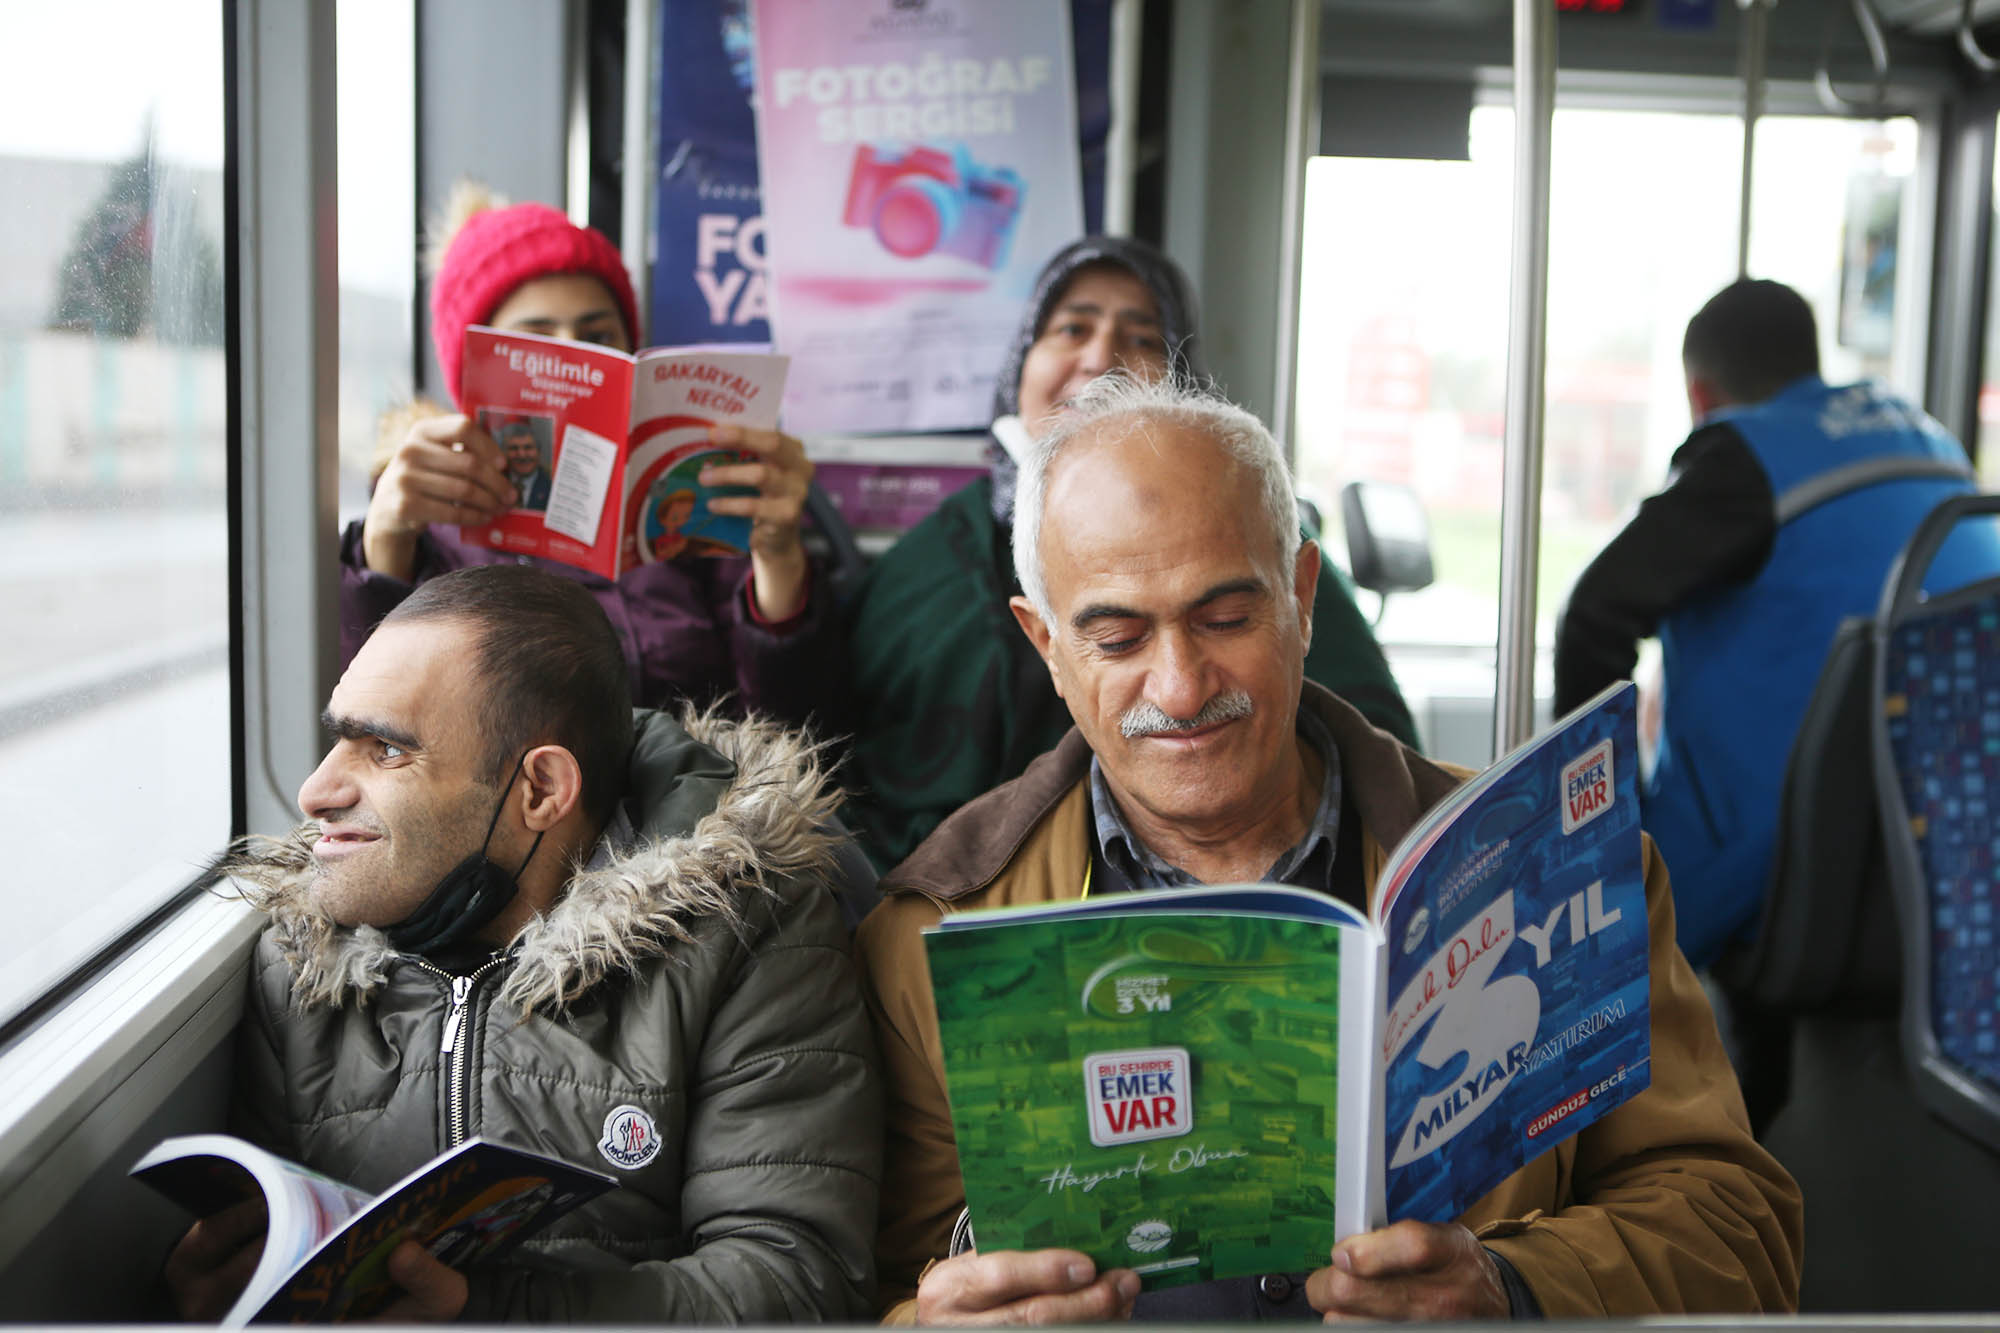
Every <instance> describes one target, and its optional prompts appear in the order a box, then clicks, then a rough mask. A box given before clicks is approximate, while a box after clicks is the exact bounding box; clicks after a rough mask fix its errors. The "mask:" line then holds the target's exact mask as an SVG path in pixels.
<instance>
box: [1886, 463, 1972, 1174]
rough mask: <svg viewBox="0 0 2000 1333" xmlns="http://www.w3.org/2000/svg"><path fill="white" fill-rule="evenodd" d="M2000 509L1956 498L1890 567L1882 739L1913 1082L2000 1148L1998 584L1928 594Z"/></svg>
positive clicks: (1924, 1097)
mask: <svg viewBox="0 0 2000 1333" xmlns="http://www.w3.org/2000/svg"><path fill="white" fill-rule="evenodd" d="M1993 514H2000V496H1993V495H1974V496H1962V497H1959V498H1957V499H1954V500H1948V501H1946V502H1945V503H1944V504H1942V505H1940V506H1939V507H1938V508H1937V509H1935V510H1933V511H1932V512H1931V514H1930V516H1929V517H1928V518H1926V519H1925V520H1924V522H1923V523H1922V524H1921V525H1920V526H1919V527H1918V529H1917V532H1916V535H1915V536H1914V537H1912V538H1911V539H1910V545H1909V547H1908V549H1907V550H1906V551H1905V553H1904V556H1903V558H1902V560H1901V561H1899V562H1898V564H1897V567H1896V568H1895V569H1894V570H1893V571H1891V574H1890V578H1889V582H1888V584H1887V586H1885V587H1884V589H1883V593H1882V603H1881V608H1880V610H1879V611H1878V612H1877V615H1876V622H1877V626H1878V631H1877V632H1878V636H1879V639H1880V643H1881V650H1880V653H1879V656H1878V661H1877V666H1876V683H1875V691H1876V694H1877V696H1878V697H1879V698H1880V699H1881V701H1882V707H1881V709H1880V710H1879V712H1878V714H1877V716H1876V719H1875V727H1874V733H1875V741H1876V744H1875V762H1876V766H1877V769H1878V773H1879V776H1878V782H1877V788H1878V791H1879V795H1880V799H1881V806H1882V827H1883V830H1884V835H1885V843H1886V846H1887V851H1888V865H1889V875H1890V882H1891V884H1892V886H1893V888H1894V892H1895V900H1896V906H1897V912H1898V917H1899V919H1900V921H1901V923H1902V927H1903V930H1902V936H1903V988H1902V1040H1903V1054H1904V1058H1905V1061H1906V1062H1907V1064H1908V1067H1909V1073H1910V1081H1911V1085H1912V1087H1913V1088H1914V1090H1915V1092H1916V1095H1917V1098H1918V1100H1919V1101H1921V1102H1922V1103H1923V1104H1924V1106H1925V1107H1927V1108H1928V1109H1929V1110H1930V1111H1931V1112H1932V1113H1934V1114H1935V1115H1937V1116H1939V1117H1940V1118H1942V1119H1943V1120H1945V1121H1946V1122H1947V1123H1949V1124H1951V1125H1953V1126H1955V1127H1956V1128H1957V1129H1959V1130H1960V1131H1962V1132H1963V1133H1965V1134H1967V1135H1970V1136H1971V1137H1972V1138H1974V1139H1975V1140H1977V1141H1978V1142H1980V1143H1981V1144H1983V1145H1985V1146H1986V1148H1988V1149H1989V1150H1990V1151H1992V1152H1994V1153H1996V1154H2000V920H1996V917H2000V808H1996V806H2000V578H1996V579H1987V580H1984V581H1981V582H1979V583H1975V584H1973V585H1971V586H1969V587H1965V588H1960V589H1958V590H1956V591H1954V592H1950V593H1946V594H1944V595H1943V596H1940V597H1937V598H1933V599H1931V600H1929V601H1922V600H1919V590H1920V589H1921V586H1922V582H1923V576H1924V573H1925V571H1926V569H1927V567H1928V565H1929V563H1930V559H1931V557H1932V556H1934V555H1935V554H1936V552H1937V549H1938V547H1939V546H1940V545H1941V544H1942V543H1943V541H1944V538H1945V537H1946V536H1947V535H1948V534H1949V532H1950V531H1951V529H1952V527H1953V526H1954V525H1956V524H1957V523H1959V522H1960V521H1962V520H1964V519H1966V518H1972V517H1979V516H1986V515H1993Z"/></svg>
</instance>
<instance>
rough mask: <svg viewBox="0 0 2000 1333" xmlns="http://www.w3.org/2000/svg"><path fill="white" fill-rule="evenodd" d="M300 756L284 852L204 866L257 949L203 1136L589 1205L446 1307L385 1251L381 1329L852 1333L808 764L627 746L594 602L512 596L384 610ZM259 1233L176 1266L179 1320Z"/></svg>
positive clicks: (854, 1014)
mask: <svg viewBox="0 0 2000 1333" xmlns="http://www.w3.org/2000/svg"><path fill="white" fill-rule="evenodd" d="M324 721H325V724H326V727H327V729H328V730H329V731H330V732H332V733H333V736H334V743H333V746H332V748H331V749H330V750H329V752H328V753H327V756H326V758H325V759H324V760H323V761H321V763H320V766H319V767H318V768H317V769H316V770H315V771H314V772H313V773H312V774H311V775H310V776H309V777H308V778H307V779H306V780H305V783H304V784H303V785H302V786H301V787H300V788H299V808H300V810H301V811H302V812H303V813H304V815H305V816H306V822H305V823H304V824H302V825H301V826H300V827H299V828H297V829H295V830H294V831H293V833H292V834H291V835H289V836H288V837H286V838H284V839H282V840H271V839H264V840H258V841H254V842H253V843H252V844H251V845H250V846H249V847H248V848H246V849H245V850H244V851H243V852H242V853H241V854H240V855H238V856H237V857H235V858H234V859H232V860H231V861H230V862H229V863H227V864H226V866H225V869H226V870H228V871H230V872H231V873H233V874H234V875H235V876H236V882H237V883H238V884H239V885H240V886H241V887H242V888H243V889H244V891H245V893H246V896H248V897H249V898H250V900H251V901H252V902H253V903H254V904H255V905H257V906H258V907H260V908H261V909H262V910H264V911H265V912H266V913H267V914H268V915H269V917H270V925H269V927H268V928H267V929H266V930H265V932H264V934H263V936H262V938H261V939H260V940H259V942H258V947H257V953H256V958H255V961H254V963H253V965H252V967H251V977H250V989H249V995H248V998H247V1000H246V1008H245V1013H244V1017H243V1023H242V1026H241V1028H240V1030H239V1032H238V1048H237V1060H236V1080H237V1087H236V1093H235V1097H234V1100H233V1105H232V1122H233V1126H234V1128H235V1129H236V1130H237V1131H238V1132H239V1133H240V1134H241V1135H242V1136H243V1137H245V1138H248V1139H250V1140H252V1141H253V1142H255V1143H257V1144H258V1145H259V1146H261V1147H264V1148H266V1149H267V1150H269V1151H271V1152H274V1153H277V1154H278V1155H280V1156H282V1157H285V1158H287V1159H289V1160H291V1161H295V1162H298V1163H300V1164H302V1165H304V1166H307V1167H310V1168H312V1169H313V1170H315V1171H318V1172H321V1173H323V1174H325V1175H328V1176H331V1177H333V1178H334V1179H336V1180H339V1181H342V1182H344V1183H345V1184H347V1185H351V1186H353V1187H354V1188H356V1189H358V1190H361V1191H363V1192H364V1193H368V1194H378V1193H381V1192H383V1191H385V1190H386V1189H387V1188H388V1187H389V1186H391V1185H392V1184H394V1183H395V1182H396V1181H398V1180H400V1179H401V1178H402V1177H404V1176H406V1175H408V1174H409V1173H410V1172H412V1171H413V1170H414V1169H415V1168H417V1167H418V1166H421V1165H422V1164H424V1163H426V1162H428V1161H430V1160H431V1159H432V1158H435V1157H437V1156H439V1155H440V1154H441V1153H443V1152H445V1151H447V1150H448V1149H451V1148H455V1147H457V1146H458V1145H459V1144H461V1143H463V1142H465V1141H466V1140H467V1139H469V1138H473V1137H483V1138H488V1139H492V1140H494V1141H496V1142H499V1143H515V1144H519V1145H522V1146H525V1147H530V1148H532V1149H534V1150H536V1151H538V1152H541V1153H543V1154H545V1155H548V1156H551V1157H556V1158H558V1159H560V1160H562V1161H565V1162H569V1163H571V1164H574V1165H577V1166H586V1167H590V1168H594V1169H595V1170H597V1171H599V1172H602V1173H604V1174H607V1175H610V1176H612V1177H614V1178H615V1179H616V1180H617V1181H618V1183H619V1186H620V1187H619V1188H618V1189H616V1190H613V1191H611V1192H610V1193H609V1194H606V1195H603V1196H601V1197H599V1198H596V1199H593V1200H592V1201H591V1202H589V1203H587V1204H584V1205H583V1206H581V1207H579V1208H578V1209H576V1210H575V1211H574V1212H571V1213H568V1214H566V1215H565V1216H563V1217H562V1218H560V1219H559V1220H557V1221H555V1222H554V1223H552V1224H551V1225H550V1226H548V1227H547V1228H545V1229H543V1230H542V1231H540V1232H538V1233H537V1234H536V1235H535V1236H534V1237H532V1238H531V1239H529V1240H528V1241H526V1242H525V1243H524V1244H523V1245H522V1246H521V1247H520V1248H518V1249H516V1250H514V1251H512V1252H511V1253H509V1254H507V1255H505V1256H504V1257H500V1258H496V1259H494V1260H492V1261H491V1262H487V1263H482V1264H475V1265H474V1266H473V1267H472V1268H471V1270H470V1271H468V1272H465V1273H459V1272H457V1271H455V1270H453V1269H451V1268H448V1267H446V1266H445V1265H444V1264H443V1263H442V1262H440V1261H439V1260H438V1259H437V1258H435V1257H433V1256H432V1255H430V1254H427V1253H426V1252H425V1251H424V1250H423V1249H422V1248H421V1247H420V1246H418V1245H416V1244H415V1243H405V1244H404V1245H402V1246H401V1247H400V1248H399V1249H397V1250H396V1251H394V1252H393V1253H392V1254H391V1255H390V1256H389V1257H388V1265H389V1274H390V1276H391V1277H392V1278H393V1279H394V1280H395V1282H396V1283H397V1284H398V1285H399V1286H401V1287H402V1288H403V1289H404V1290H405V1291H406V1292H407V1293H408V1297H407V1299H406V1300H404V1301H402V1302H401V1303H399V1304H398V1305H396V1306H393V1307H391V1309H390V1310H389V1311H387V1314H386V1317H388V1318H390V1319H392V1320H398V1319H400V1320H403V1321H412V1320H417V1319H455V1318H463V1319H465V1320H467V1321H469V1322H500V1321H503V1320H535V1321H541V1322H552V1323H561V1322H569V1321H575V1322H624V1323H655V1322H660V1323H757V1322H767V1321H772V1322H774V1321H778V1320H785V1319H797V1318H819V1319H850V1318H854V1317H856V1316H858V1315H861V1314H863V1313H865V1312H866V1310H867V1309H868V1306H869V1297H870V1294H871V1291H872V1286H873V1283H872V1272H871V1269H872V1258H871V1256H870V1254H869V1251H868V1230H869V1226H870V1223H871V1221H872V1220H873V1218H874V1216H875V1193H876V1181H877V1178H878V1170H877V1163H878V1161H879V1158H880V1152H881V1138H880V1106H881V1100H880V1095H879V1090H878V1088H877V1085H876V1074H875V1068H874V1053H873V1050H872V1043H871V1041H870V1034H869V1032H868V1022H867V1019H866V1017H865V1016H864V1014H863V1011H862V1001H861V996H860V993H859V988H858V986H857V985H856V982H855V977H854V972H853V966H852V964H851V962H850V961H849V958H848V943H847V937H846V936H847V932H846V929H845V927H844V926H843V925H842V923H841V919H840V913H839V909H838V908H837V907H836V906H835V904H834V900H833V896H832V894H831V893H829V892H828V891H827V877H828V875H829V873H830V871H831V868H832V857H833V851H834V848H833V845H832V842H831V840H830V838H829V837H828V835H827V833H826V832H825V823H826V818H827V811H828V809H829V808H830V806H831V795H830V793H828V792H827V791H826V790H825V771H824V769H823V768H822V766H821V764H820V761H819V759H818V757H817V756H816V755H815V753H814V751H813V748H812V747H811V745H810V744H809V743H808V742H806V741H805V740H803V739H801V738H800V737H798V736H797V735H796V734H794V733H791V732H787V731H784V730H783V729H781V728H779V727H778V726H776V725H775V724H773V723H770V722H766V721H761V720H754V719H753V720H748V721H743V722H731V721H727V720H724V719H722V718H721V717H719V716H718V714H717V713H716V712H715V711H714V710H710V711H709V712H707V713H695V712H693V711H689V712H688V713H686V714H684V715H683V719H682V721H681V722H679V723H676V722H674V721H672V720H670V719H668V718H667V717H666V716H665V715H663V714H660V713H655V712H650V711H641V712H638V713H636V714H635V713H634V711H633V710H632V707H631V694H630V691H629V687H628V683H627V677H626V671H625V662H624V658H623V656H622V654H621V653H620V651H619V647H618V639H617V636H616V634H615V633H614V632H613V630H612V627H611V624H610V622H609V621H608V620H607V619H606V618H605V616H604V613H603V612H602V610H600V609H599V607H598V604H597V602H596V601H595V600H594V599H593V598H592V597H591V595H590V593H589V592H588V591H586V590H585V589H584V588H582V587H580V586H578V585H577V584H576V583H575V582H574V581H572V580H569V579H565V578H562V577H560V576H558V575H555V574H551V573H548V572H546V571H543V570H538V569H533V568H529V567H526V566H520V565H482V566H478V567H475V568H471V569H461V570H456V571H454V572H452V573H448V574H441V575H439V576H438V577H437V578H434V579H431V580H429V581H428V582H426V583H425V584H423V585H422V586H421V587H419V588H418V589H416V591H415V592H413V593H411V594H410V596H409V597H408V598H406V599H404V600H403V601H402V602H401V603H400V604H399V605H398V606H397V607H396V608H395V610H393V611H391V612H390V613H389V615H388V616H387V617H386V618H385V619H384V620H383V622H382V624H381V625H380V626H379V627H378V628H377V629H376V630H375V632H374V634H373V635H371V636H370V637H369V639H368V641H367V642H366V643H365V644H363V645H362V646H361V650H360V651H359V652H358V653H356V654H355V657H354V661H353V662H352V663H350V664H349V665H348V668H347V671H346V672H345V674H343V675H342V676H341V679H340V683H339V684H338V685H337V686H336V687H335V688H334V691H333V695H332V697H331V699H330V700H329V701H328V703H327V708H326V713H325V717H324ZM260 1231H261V1226H260V1224H259V1218H258V1217H256V1216H254V1215H250V1214H247V1213H237V1214H235V1215H233V1216H232V1215H231V1214H230V1213H227V1212H225V1213H222V1214H218V1215H215V1216H212V1217H210V1218H207V1219H205V1220H204V1221H202V1222H201V1223H198V1224H197V1225H196V1226H195V1228H194V1229H193V1230H192V1231H191V1232H190V1233H189V1234H188V1235H187V1236H186V1237H184V1238H183V1241H182V1243H181V1245H180V1246H179V1247H178V1248H177V1249H176V1251H175V1253H174V1255H173V1256H172V1258H170V1260H169V1261H168V1265H167V1270H166V1271H167V1278H168V1282H169V1285H170V1286H171V1287H172V1289H173V1291H174V1295H175V1298H176V1305H177V1308H178V1309H179V1310H180V1312H181V1313H182V1314H183V1315H184V1316H185V1317H188V1318H197V1319H214V1318H215V1317H217V1316H218V1315H219V1314H220V1313H222V1312H223V1311H224V1310H226V1309H227V1308H228V1307H229V1306H230V1304H231V1303H232V1302H233V1301H234V1300H235V1298H236V1295H237V1291H238V1289H239V1288H241V1286H242V1285H243V1282H244V1280H245V1279H246V1278H247V1277H248V1276H249V1273H250V1266H251V1265H253V1264H254V1258H255V1253H254V1251H255V1247H256V1245H257V1239H256V1237H257V1234H258V1233H259V1232H260Z"/></svg>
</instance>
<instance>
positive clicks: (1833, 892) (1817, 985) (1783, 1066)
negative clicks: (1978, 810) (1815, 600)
mask: <svg viewBox="0 0 2000 1333" xmlns="http://www.w3.org/2000/svg"><path fill="white" fill-rule="evenodd" d="M1872 629H1873V622H1872V621H1871V620H1869V619H1868V618H1866V617H1863V616H1854V617H1850V618H1848V619H1847V620H1845V621H1843V622H1841V625H1840V627H1839V629H1838V630H1837V631H1835V633H1834V638H1833V643H1832V645H1831V646H1830V647H1829V648H1828V649H1827V655H1826V663H1825V665H1824V666H1822V667H1821V669H1820V675H1819V682H1818V684H1816V685H1815V686H1814V687H1813V693H1812V697H1811V699H1810V700H1809V701H1808V702H1807V704H1806V711H1805V714H1804V715H1803V716H1802V717H1801V718H1800V720H1799V730H1798V734H1797V736H1795V737H1794V738H1793V740H1792V750H1791V755H1790V757H1789V758H1788V759H1787V761H1786V765H1785V781H1784V786H1783V788H1782V789H1781V792H1780V796H1779V802H1778V823H1777V828H1776V830H1775V837H1774V838H1773V841H1772V846H1771V873H1770V880H1769V887H1768V888H1767V889H1766V890H1765V894H1764V904H1763V911H1762V915H1761V917H1760V919H1759V922H1758V927H1757V933H1756V934H1755V935H1754V936H1752V937H1750V938H1749V939H1747V940H1744V941H1741V942H1739V943H1737V944H1736V945H1734V946H1733V947H1731V949H1730V950H1729V951H1728V952H1727V953H1725V954H1724V955H1723V956H1722V958H1721V959H1719V960H1718V961H1717V963H1716V965H1715V969H1714V981H1715V984H1716V986H1717V987H1718V988H1719V989H1720V990H1721V992H1722V1002H1721V1003H1720V1004H1718V1005H1717V1009H1718V1011H1719V1014H1720V1016H1721V1018H1722V1020H1723V1026H1724V1029H1725V1031H1726V1033H1727V1034H1728V1038H1729V1051H1730V1058H1731V1060H1732V1061H1733V1062H1734V1063H1735V1065H1736V1074H1737V1078H1738V1080H1739V1081H1740V1082H1741V1083H1742V1085H1743V1101H1744V1104H1745V1106H1746V1107H1747V1108H1748V1110H1749V1113H1750V1128H1751V1130H1752V1131H1753V1132H1755V1133H1756V1134H1757V1135H1758V1136H1759V1137H1762V1135H1763V1133H1764V1131H1765V1129H1766V1128H1767V1127H1768V1126H1769V1125H1770V1123H1771V1120H1772V1117H1774V1116H1775V1115H1776V1114H1777V1113H1778V1111H1779V1109H1780V1108H1781V1107H1782V1106H1783V1105H1784V1104H1785V1101H1786V1098H1787V1097H1788V1096H1789V1095H1790V1092H1791V1071H1792V1035H1793V1028H1794V1025H1795V1023H1796V1021H1797V1020H1798V1018H1799V1016H1800V1015H1802V1014H1813V1013H1821V1012H1834V1013H1843V1014H1848V1015H1854V1016H1864V1015H1865V1016H1867V1017H1871V1018H1886V1017H1888V1016H1890V1015H1892V1014H1894V1013H1895V1009H1896V996H1897V970H1898V963H1899V953H1898V947H1897V937H1896V918H1895V909H1894V906H1893V900H1892V898H1891V896H1890V890H1889V880H1888V868H1887V866H1886V865H1885V863H1884V861H1883V857H1882V838H1881V830H1880V827H1879V821H1878V817H1877V814H1876V799H1875V767H1874V763H1873V760H1872V752H1871V749H1870V746H1869V730H1868V716H1869V710H1868V691H1869V688H1870V685H1871V684H1872V679H1873V671H1872V664H1873V659H1872V655H1871V652H1870V643H1871V639H1870V634H1871V632H1872Z"/></svg>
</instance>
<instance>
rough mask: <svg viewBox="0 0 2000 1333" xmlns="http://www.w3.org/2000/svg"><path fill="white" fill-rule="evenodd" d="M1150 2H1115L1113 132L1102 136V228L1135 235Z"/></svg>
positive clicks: (1112, 84)
mask: <svg viewBox="0 0 2000 1333" xmlns="http://www.w3.org/2000/svg"><path fill="white" fill-rule="evenodd" d="M1145 18H1146V0H1115V3H1113V5H1112V6H1111V132H1110V133H1109V134H1108V135H1106V136H1105V140H1104V232H1105V234H1106V235H1107V236H1130V235H1131V234H1132V184H1133V179H1134V177H1135V176H1136V175H1137V174H1138V169H1139V56H1140V43H1141V42H1142V41H1143V40H1144V37H1145Z"/></svg>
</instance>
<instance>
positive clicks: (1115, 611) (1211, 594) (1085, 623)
mask: <svg viewBox="0 0 2000 1333" xmlns="http://www.w3.org/2000/svg"><path fill="white" fill-rule="evenodd" d="M1240 593H1249V594H1250V595H1251V596H1253V597H1263V596H1266V595H1268V590H1267V589H1266V588H1265V587H1264V581H1263V580H1262V579H1256V578H1241V579H1230V580H1229V581H1228V582H1227V583H1218V584H1216V585H1215V586H1214V587H1212V588H1210V589H1208V591H1206V592H1204V593H1202V595H1201V596H1199V597H1197V598H1195V599H1194V602H1193V605H1194V606H1196V607H1203V606H1207V605H1208V604H1209V603H1210V602H1218V601H1221V600H1222V599H1223V598H1225V597H1234V596H1237V595H1238V594H1240ZM1146 618H1147V617H1146V614H1145V612H1143V611H1135V610H1133V609H1132V608H1131V607H1129V606H1120V605H1119V604H1118V603H1116V602H1092V603H1091V604H1090V605H1089V606H1086V607H1084V608H1083V609H1081V610H1080V611H1078V612H1077V613H1076V614H1075V615H1073V616H1071V617H1070V618H1069V623H1070V628H1071V629H1075V630H1082V629H1086V628H1088V627H1089V625H1090V623H1091V622H1092V621H1095V620H1144V619H1146Z"/></svg>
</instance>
